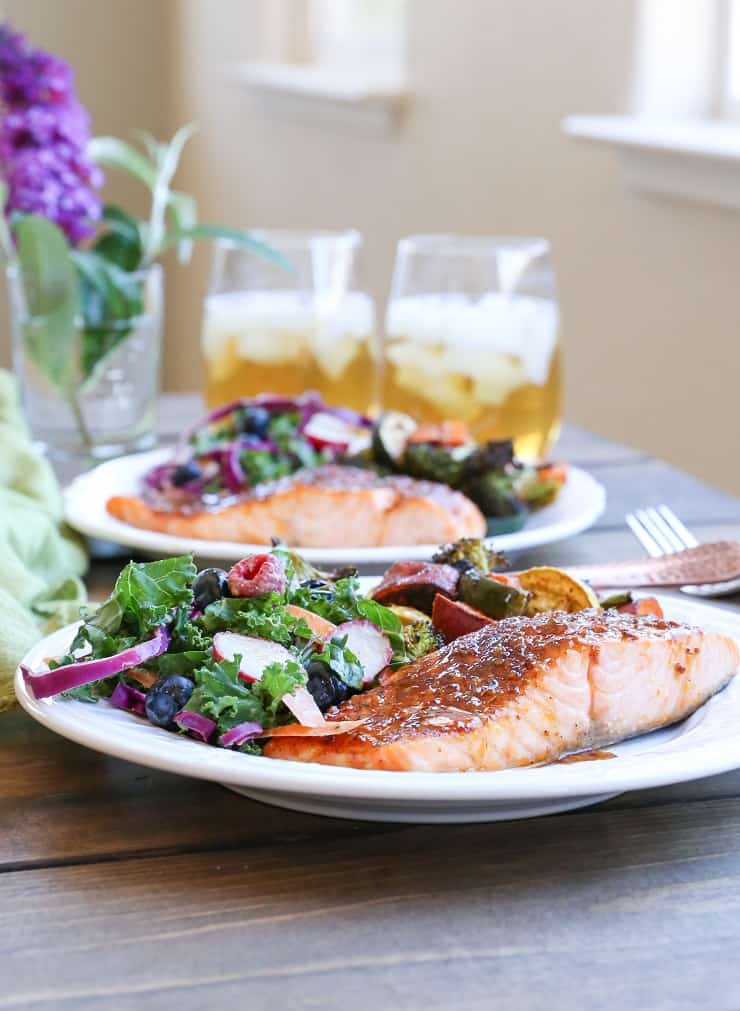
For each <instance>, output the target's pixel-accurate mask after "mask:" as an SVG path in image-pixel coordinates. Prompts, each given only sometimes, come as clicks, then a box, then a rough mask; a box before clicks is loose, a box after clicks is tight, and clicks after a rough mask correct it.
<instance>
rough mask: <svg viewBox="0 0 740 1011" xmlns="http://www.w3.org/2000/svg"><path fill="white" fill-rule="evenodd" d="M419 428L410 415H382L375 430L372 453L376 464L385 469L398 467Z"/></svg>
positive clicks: (394, 413) (398, 413) (391, 413)
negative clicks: (411, 438)
mask: <svg viewBox="0 0 740 1011" xmlns="http://www.w3.org/2000/svg"><path fill="white" fill-rule="evenodd" d="M417 427H418V425H417V423H416V421H414V419H413V418H412V417H411V416H410V415H408V414H401V412H400V411H386V412H385V414H381V416H380V417H379V418H378V420H377V422H376V423H375V426H374V428H373V438H372V451H373V456H374V458H375V460H376V462H377V463H379V464H381V466H384V467H396V466H397V465H398V463H399V462H400V460H401V458H402V457H403V455H404V453H405V452H406V446H407V443H408V441H409V439H410V437H411V436H412V435H413V434H414V432H415V431H416V429H417Z"/></svg>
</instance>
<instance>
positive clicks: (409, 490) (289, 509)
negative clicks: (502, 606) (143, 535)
mask: <svg viewBox="0 0 740 1011" xmlns="http://www.w3.org/2000/svg"><path fill="white" fill-rule="evenodd" d="M107 509H108V512H109V513H110V514H111V516H114V517H115V518H116V519H118V520H122V521H123V522H124V523H130V524H131V525H132V526H135V527H142V528H143V529H145V530H156V531H158V532H159V533H164V534H174V535H176V536H178V537H192V538H198V539H202V540H207V541H214V540H215V541H237V542H242V543H252V544H267V543H269V541H270V538H271V537H279V538H281V540H284V541H285V542H286V543H288V544H291V545H295V546H296V547H305V548H334V547H336V548H339V547H374V546H376V545H391V544H397V545H404V544H435V543H441V542H443V541H454V540H457V539H458V538H460V537H480V536H482V535H483V534H484V533H485V529H486V521H485V519H484V517H483V514H482V513H481V511H480V509H478V507H477V506H476V505H475V504H474V503H473V502H471V501H470V499H469V498H466V496H465V495H463V494H462V493H461V492H459V491H453V489H451V488H448V487H447V485H444V484H435V483H434V482H432V481H416V480H414V479H413V478H410V477H404V476H401V475H393V476H390V477H379V476H378V475H377V474H375V473H374V472H373V471H369V470H361V469H360V468H358V467H342V466H339V465H337V464H324V465H322V466H321V467H315V468H312V469H307V470H300V471H298V472H296V473H295V474H292V475H291V476H290V477H286V478H282V479H281V480H279V481H271V482H268V483H265V484H262V485H258V486H257V487H256V488H254V489H253V490H252V492H251V493H249V494H248V495H247V496H245V497H243V498H241V499H239V500H238V501H236V502H232V503H231V504H226V505H224V506H223V507H221V508H217V509H214V510H201V511H186V510H185V509H181V510H175V509H172V510H165V509H162V508H154V507H153V506H152V505H150V504H149V503H148V502H147V501H146V500H145V499H143V498H133V497H124V496H114V497H113V498H110V499H109V500H108V503H107Z"/></svg>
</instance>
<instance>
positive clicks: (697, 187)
mask: <svg viewBox="0 0 740 1011" xmlns="http://www.w3.org/2000/svg"><path fill="white" fill-rule="evenodd" d="M562 127H563V130H564V132H565V133H566V134H568V136H570V137H574V138H577V139H580V140H589V141H595V142H597V143H601V144H610V145H612V146H613V147H616V148H617V151H618V156H619V164H620V168H621V171H622V176H623V178H624V181H625V183H626V185H627V186H629V187H631V188H633V189H636V190H643V191H646V192H649V193H657V194H662V195H665V196H672V197H679V198H682V199H684V200H691V201H694V202H698V203H706V204H714V205H715V206H719V207H734V208H740V125H735V124H732V123H720V122H714V121H711V120H658V119H649V118H647V117H641V116H568V117H567V118H566V119H564V120H563V124H562Z"/></svg>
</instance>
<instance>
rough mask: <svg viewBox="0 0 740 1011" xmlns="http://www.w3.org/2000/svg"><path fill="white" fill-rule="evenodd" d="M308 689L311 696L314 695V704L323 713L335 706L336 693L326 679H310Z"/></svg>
mask: <svg viewBox="0 0 740 1011" xmlns="http://www.w3.org/2000/svg"><path fill="white" fill-rule="evenodd" d="M306 687H307V688H308V690H309V692H310V693H311V695H313V698H314V702H315V703H316V705H317V706H318V707H319V709H320V710H321V711H322V712H323V711H324V710H325V709H328V708H329V706H332V705H333V704H334V692H333V689H332V686H331V684H330V682H329V681H327V679H326V678H323V677H310V678H309V679H308V684H307V685H306Z"/></svg>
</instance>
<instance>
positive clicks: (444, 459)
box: [399, 442, 469, 488]
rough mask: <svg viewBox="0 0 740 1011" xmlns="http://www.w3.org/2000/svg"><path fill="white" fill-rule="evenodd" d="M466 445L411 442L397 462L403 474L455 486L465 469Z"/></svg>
mask: <svg viewBox="0 0 740 1011" xmlns="http://www.w3.org/2000/svg"><path fill="white" fill-rule="evenodd" d="M468 452H469V450H468V447H467V446H456V447H454V448H452V449H451V448H449V447H447V446H435V445H434V444H433V443H431V442H412V443H411V444H410V445H409V446H407V447H406V451H405V453H404V454H403V456H402V458H401V461H400V463H399V469H400V470H401V471H402V473H404V474H410V475H411V477H416V478H419V479H421V480H425V481H439V482H440V483H441V484H449V485H450V486H451V487H453V488H456V487H457V486H458V484H459V483H460V481H461V480H462V476H463V472H464V469H465V457H466V455H467V454H468Z"/></svg>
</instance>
